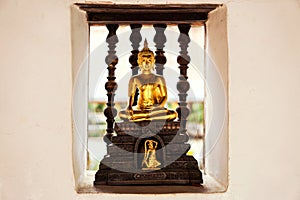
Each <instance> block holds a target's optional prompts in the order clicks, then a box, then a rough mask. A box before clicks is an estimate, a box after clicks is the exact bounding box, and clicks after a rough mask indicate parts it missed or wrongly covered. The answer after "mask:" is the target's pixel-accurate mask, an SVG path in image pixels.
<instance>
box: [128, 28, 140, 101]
mask: <svg viewBox="0 0 300 200" xmlns="http://www.w3.org/2000/svg"><path fill="white" fill-rule="evenodd" d="M130 28H131V34H130V41H131V46H132V51H131V55H130V57H129V62H130V64H131V71H132V76H134V75H137V74H138V72H139V67H138V63H137V60H138V54H139V47H140V42H141V41H142V35H141V32H140V31H141V28H142V24H130ZM138 95H139V91H138V89H136V93H135V96H134V102H133V104H132V105H133V106H135V105H136V104H137V100H138Z"/></svg>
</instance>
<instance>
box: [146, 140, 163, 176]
mask: <svg viewBox="0 0 300 200" xmlns="http://www.w3.org/2000/svg"><path fill="white" fill-rule="evenodd" d="M147 147H148V148H147ZM156 148H157V142H156V141H154V140H146V142H145V154H144V159H143V162H142V167H143V168H142V169H143V170H151V169H159V168H157V167H158V166H160V165H161V163H160V162H158V161H157V159H156ZM144 165H146V167H145V168H144Z"/></svg>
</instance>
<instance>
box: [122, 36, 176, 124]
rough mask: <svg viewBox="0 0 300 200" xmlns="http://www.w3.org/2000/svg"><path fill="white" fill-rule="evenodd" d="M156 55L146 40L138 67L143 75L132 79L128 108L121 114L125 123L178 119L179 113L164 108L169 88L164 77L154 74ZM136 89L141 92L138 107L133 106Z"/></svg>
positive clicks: (139, 56)
mask: <svg viewBox="0 0 300 200" xmlns="http://www.w3.org/2000/svg"><path fill="white" fill-rule="evenodd" d="M154 63H155V58H154V53H153V52H152V51H151V50H150V49H149V48H148V44H147V40H145V43H144V48H143V49H142V51H140V52H139V54H138V65H139V68H140V70H141V74H138V75H135V76H133V77H131V79H130V81H129V86H128V96H129V101H128V107H127V109H126V110H122V111H120V112H119V116H120V118H121V119H122V120H124V121H133V122H139V121H152V120H166V121H172V120H174V119H176V117H177V113H176V112H175V111H173V110H168V109H166V108H165V107H164V105H165V103H166V101H167V87H166V82H165V79H164V77H163V76H160V75H157V74H153V73H152V72H151V71H152V70H153V69H154ZM136 88H138V90H139V97H138V101H137V106H133V103H134V97H135V95H136Z"/></svg>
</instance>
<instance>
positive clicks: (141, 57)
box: [138, 39, 155, 71]
mask: <svg viewBox="0 0 300 200" xmlns="http://www.w3.org/2000/svg"><path fill="white" fill-rule="evenodd" d="M154 63H155V58H154V53H153V52H152V51H151V50H150V49H149V48H148V43H147V40H146V39H145V42H144V48H143V49H142V50H141V51H140V52H139V54H138V65H139V67H140V69H141V70H142V71H151V70H152V69H153V68H154Z"/></svg>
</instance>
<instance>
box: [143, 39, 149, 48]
mask: <svg viewBox="0 0 300 200" xmlns="http://www.w3.org/2000/svg"><path fill="white" fill-rule="evenodd" d="M143 49H145V50H148V49H149V47H148V41H147V39H146V38H145V41H144V48H143Z"/></svg>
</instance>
